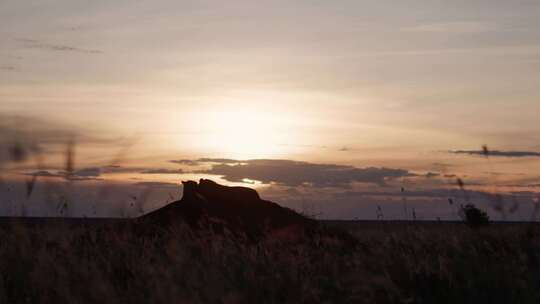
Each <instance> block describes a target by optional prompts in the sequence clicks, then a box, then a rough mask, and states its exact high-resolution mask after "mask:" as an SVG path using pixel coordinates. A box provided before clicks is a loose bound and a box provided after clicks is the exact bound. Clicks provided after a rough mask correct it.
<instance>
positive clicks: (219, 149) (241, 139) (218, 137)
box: [194, 109, 293, 159]
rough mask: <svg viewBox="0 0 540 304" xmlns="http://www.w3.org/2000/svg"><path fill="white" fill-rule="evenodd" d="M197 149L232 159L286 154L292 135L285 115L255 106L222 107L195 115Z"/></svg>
mask: <svg viewBox="0 0 540 304" xmlns="http://www.w3.org/2000/svg"><path fill="white" fill-rule="evenodd" d="M196 119H198V121H195V122H194V123H196V124H197V125H198V126H200V127H199V128H198V130H199V131H200V134H199V136H198V141H199V142H198V144H197V146H199V148H201V149H203V151H211V152H212V153H214V154H215V155H220V156H222V157H229V158H235V159H249V158H269V157H277V156H280V155H284V154H286V153H287V151H286V147H285V146H286V145H284V143H286V142H289V141H290V140H291V137H292V136H293V135H292V134H290V132H289V133H288V132H287V131H286V124H285V123H284V118H283V117H282V116H279V115H277V114H275V113H268V112H266V111H263V110H260V111H259V110H256V109H222V110H216V111H210V112H205V113H201V114H200V115H197V118H196Z"/></svg>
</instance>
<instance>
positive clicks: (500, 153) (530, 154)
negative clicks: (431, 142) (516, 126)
mask: <svg viewBox="0 0 540 304" xmlns="http://www.w3.org/2000/svg"><path fill="white" fill-rule="evenodd" d="M448 153H452V154H465V155H479V156H484V155H485V152H484V151H483V150H454V151H448ZM489 156H491V157H540V152H534V151H497V150H490V151H489Z"/></svg>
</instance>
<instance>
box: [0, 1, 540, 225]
mask: <svg viewBox="0 0 540 304" xmlns="http://www.w3.org/2000/svg"><path fill="white" fill-rule="evenodd" d="M538 16H540V1H537V0H529V1H499V0H496V1H493V0H478V1H461V0H456V1H432V0H429V1H428V0H423V1H419V0H411V1H387V0H377V1H375V0H373V1H364V0H354V1H353V0H350V1H349V0H342V1H307V0H302V1H238V0H230V1H206V0H204V1H173V0H170V1H163V0H157V1H156V0H155V1H127V0H122V1H101V0H100V1H74V0H69V1H67V0H55V1H52V0H39V1H38V0H27V1H19V0H17V1H15V0H3V1H1V2H0V39H1V43H0V136H2V138H0V147H3V148H6V149H3V151H8V149H7V148H8V147H9V146H10V145H13V144H14V143H17V144H18V143H22V144H25V145H31V143H33V142H36V143H37V144H38V145H39V146H40V147H41V148H42V149H41V151H42V152H43V151H44V152H45V153H42V154H44V158H45V159H46V161H45V164H43V165H42V167H41V168H39V171H41V174H40V175H42V176H41V177H40V180H52V181H53V182H54V181H55V180H59V178H58V176H55V175H61V172H60V171H61V170H63V167H62V166H63V157H64V154H65V149H66V145H67V143H68V142H69V141H70V140H74V142H75V149H76V152H77V154H76V170H79V171H76V173H78V175H79V176H80V177H82V178H81V180H79V181H75V182H74V183H77V184H78V186H77V187H82V188H85V189H86V190H84V191H89V192H92V190H88V189H94V188H93V187H103V185H102V184H107V183H111V184H113V183H114V184H115V185H117V184H122V187H125V189H124V190H123V191H124V192H121V193H135V192H137V191H143V190H141V189H138V188H137V187H138V186H137V185H146V186H147V187H152V186H154V187H156V188H160V189H161V190H163V188H165V189H167V191H162V192H163V193H168V192H169V191H168V189H169V188H167V187H170V188H173V187H174V185H172V184H171V183H176V184H178V183H179V181H180V180H183V179H190V178H199V177H210V178H214V179H217V180H218V181H221V182H224V183H233V184H244V185H247V186H251V185H252V184H251V183H252V182H253V181H255V183H256V184H255V185H254V186H255V187H258V188H259V189H260V191H261V192H262V193H263V196H266V197H268V198H270V199H274V200H275V201H276V202H278V203H282V204H284V205H287V206H290V207H293V208H296V209H303V211H305V212H313V213H316V214H320V215H321V216H322V217H326V218H356V217H358V218H373V217H374V216H375V214H376V211H375V210H376V207H377V206H383V209H385V210H388V214H389V215H388V216H389V217H393V218H403V217H410V208H416V209H415V211H416V213H418V214H420V216H423V218H425V219H434V218H436V217H441V218H443V219H451V218H454V217H455V214H454V213H453V212H454V211H453V209H452V208H453V207H452V206H449V205H448V204H447V203H446V202H447V199H448V197H450V196H457V199H459V198H460V197H461V196H462V195H464V194H463V193H461V192H460V191H457V190H456V189H455V188H456V186H455V181H456V179H457V178H458V177H459V178H462V179H463V180H464V181H465V183H466V184H467V187H470V189H469V190H468V191H469V192H471V195H472V196H473V197H474V196H475V195H476V197H478V199H479V200H481V201H482V202H484V203H485V204H486V206H487V205H488V204H489V201H490V199H489V194H493V193H498V194H501V195H503V196H504V197H505V200H507V201H509V202H510V203H509V204H510V205H511V206H513V204H520V205H523V206H525V207H522V208H521V209H520V210H521V211H519V212H522V213H519V212H518V213H519V214H517V215H514V216H515V218H514V219H523V218H522V217H524V216H526V214H529V213H530V212H529V211H530V208H531V204H532V201H533V200H534V198H535V196H536V194H535V193H536V192H537V191H538V190H540V154H539V153H540V123H539V113H540V89H539V88H540V31H539V28H540V18H538ZM484 144H485V145H487V146H488V147H489V149H490V150H492V152H493V153H492V154H491V155H490V157H488V158H486V157H484V156H483V155H482V153H480V152H481V150H482V145H484ZM497 151H498V152H497ZM2 153H4V152H2ZM0 166H2V167H3V168H4V169H3V171H4V173H5V174H4V175H5V177H4V178H5V179H6V180H12V181H13V182H16V181H18V180H20V179H22V180H24V179H25V178H28V176H30V175H28V174H32V173H36V172H37V170H38V168H36V165H35V159H34V158H32V157H29V158H28V159H27V160H25V161H24V162H18V163H14V162H13V161H11V160H10V157H9V155H8V154H7V152H5V153H4V154H3V155H1V156H0ZM178 170H182V174H179V171H178ZM45 172H46V173H45ZM45 175H49V176H45ZM70 187H71V186H70ZM402 187H403V188H405V189H406V191H405V192H401V190H400V189H401V188H402ZM15 188H17V187H15ZM409 189H410V190H409ZM5 191H7V190H5ZM80 191H81V192H80V193H83V190H80ZM456 191H457V192H456ZM12 192H13V191H12ZM10 193H11V192H10ZM118 193H120V192H118ZM163 193H162V196H163V195H165V194H163ZM403 193H405V194H403ZM118 195H120V194H118ZM122 195H124V194H122ZM167 195H168V194H167ZM175 195H177V194H175ZM460 195H461V196H460ZM2 196H3V197H4V199H7V200H15V197H19V196H20V195H19V196H17V195H15V194H7V192H5V193H4V194H3V195H2ZM81 196H83V195H81ZM40 199H42V197H41V196H39V195H38V194H36V197H35V198H33V201H32V202H33V203H32V204H34V205H35V204H38V203H37V202H38V201H39V200H40ZM115 199H116V200H117V201H119V200H123V199H124V198H122V199H119V198H117V197H115ZM463 199H464V198H463ZM153 200H154V201H155V202H154V201H153V202H152V203H151V204H150V206H147V207H145V208H154V207H155V206H157V205H159V204H160V203H161V204H163V203H165V201H160V202H158V198H157V196H156V198H154V199H153ZM81 204H82V203H81ZM404 205H407V208H409V209H408V210H405V209H404ZM510 205H509V206H510ZM511 206H510V207H509V208H511ZM2 208H4V209H1V210H0V212H4V213H9V214H14V213H16V212H18V211H13V210H14V209H13V208H12V207H9V208H11V209H9V208H8V209H5V208H7V207H2ZM310 208H311V210H306V209H310ZM30 209H31V210H33V211H31V212H34V213H36V214H38V213H39V212H40V211H39V210H40V209H39V207H35V208H34V209H32V207H30ZM85 210H86V209H85ZM407 214H409V215H407ZM100 215H104V214H100Z"/></svg>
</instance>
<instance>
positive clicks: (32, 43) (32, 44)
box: [17, 39, 103, 54]
mask: <svg viewBox="0 0 540 304" xmlns="http://www.w3.org/2000/svg"><path fill="white" fill-rule="evenodd" d="M17 41H19V42H22V43H23V44H24V45H25V46H26V47H27V48H32V49H42V50H48V51H58V52H76V53H85V54H102V53H103V51H101V50H95V49H86V48H80V47H75V46H69V45H63V44H53V43H48V42H44V41H41V40H36V39H17Z"/></svg>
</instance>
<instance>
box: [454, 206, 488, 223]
mask: <svg viewBox="0 0 540 304" xmlns="http://www.w3.org/2000/svg"><path fill="white" fill-rule="evenodd" d="M461 214H462V217H463V221H464V222H465V224H467V225H468V226H469V227H471V228H478V227H482V226H487V225H488V224H489V216H488V215H487V213H486V212H484V211H482V210H480V209H478V208H477V207H476V206H475V205H473V204H467V205H465V206H462V207H461Z"/></svg>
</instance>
